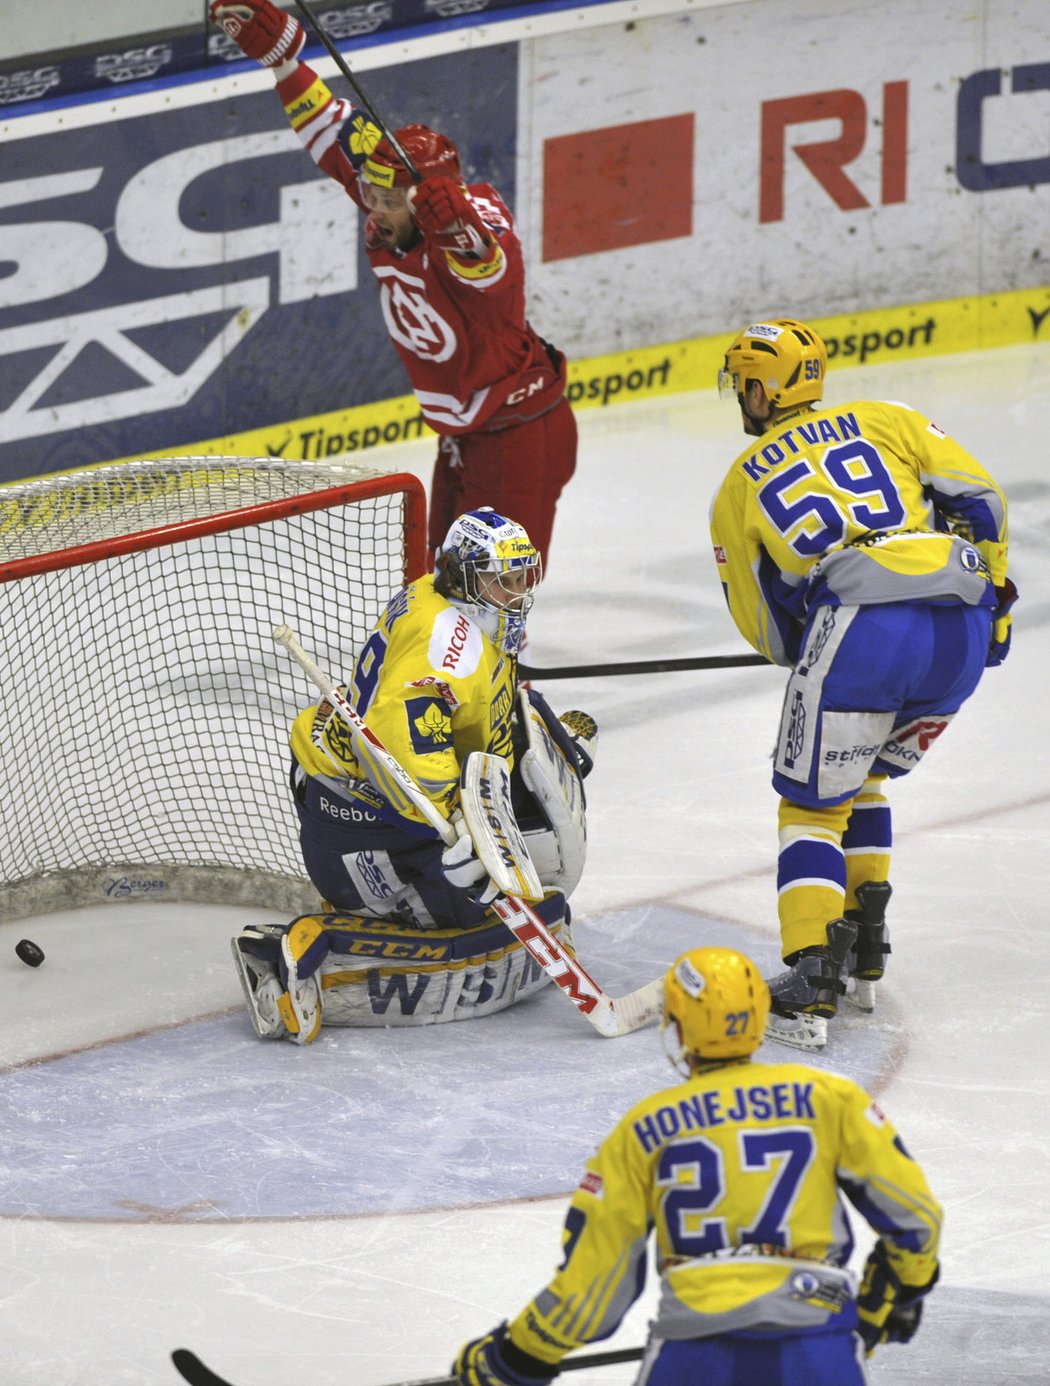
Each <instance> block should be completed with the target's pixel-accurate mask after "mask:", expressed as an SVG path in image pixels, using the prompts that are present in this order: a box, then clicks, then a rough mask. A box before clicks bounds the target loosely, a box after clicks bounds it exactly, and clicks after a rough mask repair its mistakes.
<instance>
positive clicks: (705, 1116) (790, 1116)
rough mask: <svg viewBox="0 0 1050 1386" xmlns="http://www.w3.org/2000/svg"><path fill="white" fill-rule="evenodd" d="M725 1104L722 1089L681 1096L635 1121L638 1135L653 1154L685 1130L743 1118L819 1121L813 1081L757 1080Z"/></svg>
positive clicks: (708, 1126) (706, 1128)
mask: <svg viewBox="0 0 1050 1386" xmlns="http://www.w3.org/2000/svg"><path fill="white" fill-rule="evenodd" d="M729 1096H730V1097H731V1104H730V1106H728V1107H724V1106H723V1095H722V1093H720V1092H717V1091H712V1092H698V1093H695V1094H693V1095H692V1096H690V1097H680V1098H678V1100H677V1101H675V1102H671V1103H668V1104H667V1105H666V1106H664V1107H657V1109H656V1111H655V1112H650V1113H649V1115H648V1116H646V1117H643V1118H641V1119H640V1120H639V1121H636V1122H635V1123H634V1134H635V1135H636V1136H637V1137H638V1140H639V1142H640V1143H641V1146H642V1149H643V1150H644V1151H645V1152H646V1154H649V1153H650V1152H651V1151H653V1150H655V1149H656V1148H657V1147H658V1146H660V1145H662V1144H664V1142H666V1141H671V1140H674V1139H675V1138H676V1137H677V1136H680V1135H681V1134H682V1133H683V1132H684V1131H705V1130H710V1128H711V1127H713V1126H725V1125H726V1124H727V1123H729V1122H739V1121H790V1120H804V1121H816V1119H817V1114H816V1112H815V1111H814V1110H813V1084H812V1083H772V1084H770V1085H768V1086H767V1085H766V1084H764V1083H761V1084H759V1083H756V1084H754V1085H753V1086H751V1087H747V1088H745V1087H736V1088H734V1089H733V1090H732V1093H731V1094H730V1095H729Z"/></svg>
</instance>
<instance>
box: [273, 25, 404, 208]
mask: <svg viewBox="0 0 1050 1386" xmlns="http://www.w3.org/2000/svg"><path fill="white" fill-rule="evenodd" d="M295 8H296V9H297V10H298V11H299V13H300V14H301V15H302V16H303V18H304V19H305V20H307V22H308V23H309V24H310V27H311V28H312V29H313V31H314V33H315V34H316V35H317V37H318V38H319V39H320V40H321V42H322V43H323V44H324V46H325V47H326V48H327V49H328V55H329V57H330V58H331V59H332V61H333V62H334V63H335V65H336V67H337V68H338V69H339V71H340V72H341V73H342V74H343V76H344V77H345V78H346V80H347V81H348V82H349V83H350V86H351V88H352V90H353V92H354V95H355V96H356V97H357V99H358V101H360V103H361V105H362V106H364V108H365V110H366V111H367V112H368V114H369V115H370V116H371V117H372V119H373V120H374V121H375V123H376V124H377V125H378V126H379V128H380V130H382V132H383V134H384V135H386V137H387V139H388V140H389V141H390V146H391V148H392V149H393V151H394V153H395V154H396V155H397V157H398V158H399V159H400V160H401V162H402V163H403V164H404V166H405V168H407V169H408V171H409V173H410V174H411V175H412V178H413V180H414V181H415V182H417V183H421V182H422V181H423V180H422V178H420V176H419V170H418V169H417V168H416V166H415V164H414V163H413V162H412V160H411V159H410V158H409V157H408V155H407V154H406V153H405V151H404V150H403V149H402V147H401V145H400V144H399V143H398V140H397V136H396V135H395V134H394V132H393V131H392V130H391V129H389V127H388V126H387V123H386V121H385V120H383V118H382V116H380V114H379V112H378V111H377V110H376V108H375V107H374V106H373V105H372V103H371V101H370V100H369V99H368V97H367V95H366V94H365V91H364V88H363V87H362V86H361V83H360V82H359V81H358V80H357V78H356V77H355V76H354V74H353V73H352V72H351V71H350V65H349V63H347V61H346V59H345V58H344V57H343V55H342V53H340V51H339V49H338V48H336V46H335V44H334V43H333V42H332V40H331V39H330V38H329V37H328V35H327V33H326V32H325V31H324V29H322V28H321V25H320V23H319V22H318V20H317V16H316V15H315V14H314V12H313V10H312V9H311V8H310V6H309V5H308V4H307V3H306V0H295Z"/></svg>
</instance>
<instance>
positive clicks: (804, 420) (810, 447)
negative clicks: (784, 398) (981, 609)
mask: <svg viewBox="0 0 1050 1386" xmlns="http://www.w3.org/2000/svg"><path fill="white" fill-rule="evenodd" d="M711 538H712V542H713V544H714V552H715V562H716V564H717V565H718V573H719V577H720V578H721V581H722V585H723V588H724V591H725V595H726V600H727V602H728V603H729V610H730V612H731V614H732V617H733V620H734V621H735V622H736V624H737V627H738V629H739V630H740V633H741V635H743V637H744V639H745V640H747V642H748V643H749V644H750V645H752V646H753V647H754V648H755V649H756V650H758V652H759V653H760V654H763V655H765V656H766V658H767V659H770V660H771V661H773V662H774V663H776V664H785V665H790V664H792V663H793V662H794V660H795V657H796V656H797V653H798V645H799V638H800V635H801V631H802V626H803V624H804V620H805V614H806V611H807V610H808V609H809V608H810V607H812V606H813V605H821V604H832V605H839V604H840V603H845V604H851V605H852V604H857V605H867V604H871V603H876V602H898V601H934V602H965V603H967V604H969V605H975V606H977V605H980V606H988V607H991V608H994V607H995V605H996V598H995V592H994V586H995V585H999V584H1001V583H1002V582H1003V581H1004V579H1005V577H1006V562H1007V524H1006V501H1005V498H1004V496H1003V493H1002V491H1001V490H1000V489H999V487H998V486H997V485H996V483H995V482H994V481H993V480H992V478H991V476H989V474H988V472H987V471H985V469H984V468H983V467H982V466H981V464H980V463H979V462H977V461H976V459H975V458H973V457H971V456H970V454H969V453H968V452H966V451H965V450H964V449H963V448H961V447H960V446H959V444H958V443H956V442H954V441H953V440H952V439H951V438H949V437H948V436H947V435H946V434H945V433H944V432H943V431H942V430H941V429H940V428H938V427H937V425H936V424H934V423H931V422H930V420H929V419H927V418H924V417H923V415H922V414H919V413H916V412H915V410H913V409H909V408H908V407H907V406H906V405H903V404H894V403H875V402H872V401H859V402H856V403H853V404H845V405H841V406H839V407H836V408H825V409H817V410H807V411H803V412H800V413H797V414H793V415H791V416H790V417H789V418H787V419H785V420H784V421H783V422H782V423H781V424H780V425H779V426H777V427H775V428H772V429H770V430H769V431H768V432H767V433H764V434H763V435H762V436H761V438H757V439H755V441H754V442H753V443H752V444H751V445H750V446H749V447H748V448H747V449H746V450H745V451H744V452H743V453H741V455H740V456H739V457H738V458H737V460H736V461H735V462H734V463H733V465H732V467H730V469H729V472H728V474H727V475H726V478H725V480H724V481H723V483H722V486H721V488H720V490H719V491H718V494H717V495H716V496H715V499H714V503H713V505H712V507H711Z"/></svg>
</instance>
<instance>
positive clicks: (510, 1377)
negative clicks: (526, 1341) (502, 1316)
mask: <svg viewBox="0 0 1050 1386" xmlns="http://www.w3.org/2000/svg"><path fill="white" fill-rule="evenodd" d="M560 1370H561V1368H560V1367H554V1366H551V1364H550V1363H549V1362H541V1361H540V1359H539V1358H538V1357H533V1356H532V1354H531V1353H528V1352H524V1351H523V1350H522V1349H521V1348H519V1347H516V1346H515V1345H514V1343H512V1342H511V1340H510V1339H509V1338H508V1337H507V1325H506V1323H505V1322H504V1323H501V1324H500V1326H499V1327H498V1328H494V1329H493V1330H492V1331H491V1333H485V1334H484V1335H483V1336H482V1337H480V1338H475V1339H473V1341H472V1342H469V1343H466V1344H464V1346H463V1347H461V1348H460V1350H459V1352H458V1353H457V1355H456V1360H455V1361H454V1362H453V1363H452V1376H454V1377H455V1378H456V1380H457V1381H458V1382H459V1383H460V1386H547V1383H548V1382H550V1381H553V1380H554V1378H555V1377H556V1376H557V1375H558V1373H559V1372H560Z"/></svg>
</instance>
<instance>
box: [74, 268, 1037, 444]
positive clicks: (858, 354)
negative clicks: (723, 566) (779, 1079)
mask: <svg viewBox="0 0 1050 1386" xmlns="http://www.w3.org/2000/svg"><path fill="white" fill-rule="evenodd" d="M771 313H773V314H774V315H776V316H780V314H779V312H777V310H776V309H775V306H774V308H772V309H771ZM807 321H808V322H809V323H810V325H811V326H813V327H815V328H816V329H817V331H818V332H819V333H820V334H821V335H822V336H823V337H824V339H825V341H826V342H827V343H828V351H829V358H830V365H831V368H832V370H833V371H835V372H838V371H840V370H842V369H845V368H847V367H850V366H860V365H865V366H876V365H882V364H884V363H885V362H887V361H900V360H907V359H915V358H930V357H936V356H945V355H951V354H955V353H957V352H962V351H983V350H986V349H988V348H991V347H1000V346H1014V345H1018V344H1021V343H1025V342H1028V343H1034V342H1040V341H1050V285H1043V286H1040V287H1038V288H1034V289H1015V290H1010V291H1008V292H1005V293H998V294H986V295H984V296H982V297H974V298H949V299H942V300H939V301H937V302H932V303H911V304H905V305H904V306H902V307H897V308H872V309H869V310H866V311H864V312H858V313H845V314H841V315H839V316H836V317H814V318H809V319H807ZM744 326H746V324H745V323H743V322H738V323H733V324H731V325H730V326H729V327H727V328H726V330H725V331H724V332H720V333H718V335H717V336H713V337H694V338H690V339H688V340H686V341H681V342H671V343H669V344H666V345H663V346H653V347H641V348H639V349H637V350H634V351H623V352H616V353H614V354H611V355H608V356H592V357H587V358H584V359H582V360H578V361H572V362H570V363H569V398H570V401H571V403H572V404H573V406H574V408H576V409H595V408H602V407H604V406H606V405H610V404H618V403H621V402H623V401H625V400H637V399H651V398H654V397H656V396H660V395H672V394H680V393H683V392H685V391H692V390H711V389H714V388H715V385H716V381H717V377H718V370H719V367H720V366H721V365H722V357H723V354H724V352H725V348H726V345H727V344H728V342H729V341H731V340H732V338H733V336H734V334H735V333H736V332H738V331H739V330H740V328H741V327H744ZM422 437H434V434H433V433H432V431H431V430H430V428H428V427H427V425H426V424H425V423H424V422H423V417H422V415H421V414H420V412H419V406H418V405H417V403H416V400H415V397H414V396H413V395H401V396H398V397H396V398H394V399H384V400H377V401H375V402H374V403H372V404H361V405H357V406H356V407H355V408H352V409H339V410H334V411H332V412H331V413H327V414H315V415H311V416H309V417H307V418H302V419H294V420H290V421H288V422H285V423H279V424H269V425H267V427H265V428H259V429H252V430H251V431H249V432H245V433H238V434H232V435H228V436H226V437H223V438H209V439H206V440H205V441H203V442H197V443H188V444H186V445H184V446H183V445H180V446H179V447H178V448H177V449H174V448H165V449H162V450H160V451H157V452H148V453H137V454H136V455H135V457H136V458H140V459H144V458H154V457H156V458H159V457H170V456H174V455H179V456H194V455H197V456H204V457H211V456H216V457H221V456H225V457H284V458H288V459H291V460H293V461H305V462H317V461H324V460H327V459H329V458H333V457H345V456H346V455H347V454H354V453H358V452H365V451H369V452H370V451H372V450H373V449H375V448H380V447H382V446H384V445H385V444H390V443H404V442H409V441H412V440H414V439H417V438H422ZM114 460H115V461H132V460H135V459H132V458H119V459H114ZM99 465H110V464H109V463H106V464H101V463H100V464H99ZM70 470H73V469H70ZM75 470H82V469H81V468H77V469H75Z"/></svg>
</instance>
